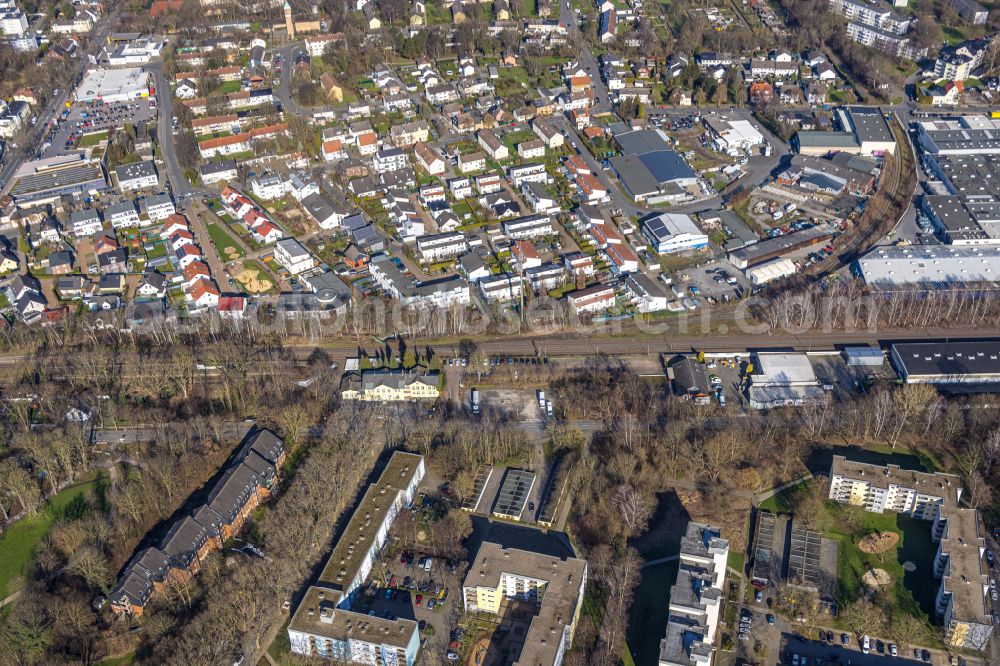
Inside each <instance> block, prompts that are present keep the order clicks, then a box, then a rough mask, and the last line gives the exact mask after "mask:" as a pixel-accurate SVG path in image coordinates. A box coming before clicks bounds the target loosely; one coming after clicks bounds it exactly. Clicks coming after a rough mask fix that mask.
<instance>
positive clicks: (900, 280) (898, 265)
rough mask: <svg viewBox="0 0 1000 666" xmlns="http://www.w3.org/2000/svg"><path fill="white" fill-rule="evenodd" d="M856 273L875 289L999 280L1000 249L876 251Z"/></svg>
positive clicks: (861, 262) (945, 247) (920, 247)
mask: <svg viewBox="0 0 1000 666" xmlns="http://www.w3.org/2000/svg"><path fill="white" fill-rule="evenodd" d="M857 272H858V274H860V276H861V278H862V279H863V280H864V281H865V282H866V283H867V284H869V285H871V286H873V287H880V288H883V289H891V288H895V287H901V286H906V285H925V286H927V287H928V288H935V287H945V286H954V285H962V284H975V283H980V282H982V283H993V282H996V281H997V280H998V279H1000V248H997V247H982V246H971V247H970V246H954V245H911V246H908V247H898V246H893V247H880V248H875V249H874V250H872V251H871V252H869V253H868V254H866V255H864V256H863V257H861V259H859V260H858V262H857Z"/></svg>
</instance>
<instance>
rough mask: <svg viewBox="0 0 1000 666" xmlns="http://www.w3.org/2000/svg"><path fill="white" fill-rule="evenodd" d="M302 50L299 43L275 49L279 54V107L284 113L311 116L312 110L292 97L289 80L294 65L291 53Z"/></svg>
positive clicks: (290, 79)
mask: <svg viewBox="0 0 1000 666" xmlns="http://www.w3.org/2000/svg"><path fill="white" fill-rule="evenodd" d="M300 51H302V44H301V43H293V44H288V45H286V46H282V47H281V48H280V49H278V50H277V51H275V53H278V54H280V55H281V58H282V63H281V79H280V81H279V84H278V95H277V96H278V99H279V100H280V101H281V109H282V111H284V112H285V113H292V114H294V115H297V116H304V117H306V118H312V116H313V112H312V111H311V110H309V109H307V108H305V107H303V106H301V105H300V104H298V102H296V101H295V100H294V99H292V93H291V81H292V68H293V67H294V65H295V62H294V59H293V55H294V54H295V53H297V52H300Z"/></svg>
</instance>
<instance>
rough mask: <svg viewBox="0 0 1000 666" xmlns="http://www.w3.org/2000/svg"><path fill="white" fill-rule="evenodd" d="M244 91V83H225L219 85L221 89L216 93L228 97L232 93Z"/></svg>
mask: <svg viewBox="0 0 1000 666" xmlns="http://www.w3.org/2000/svg"><path fill="white" fill-rule="evenodd" d="M242 89H243V82H242V81H223V82H222V83H221V84H219V88H218V89H217V90H216V91H215V92H217V93H219V94H220V95H228V94H230V93H235V92H239V91H240V90H242Z"/></svg>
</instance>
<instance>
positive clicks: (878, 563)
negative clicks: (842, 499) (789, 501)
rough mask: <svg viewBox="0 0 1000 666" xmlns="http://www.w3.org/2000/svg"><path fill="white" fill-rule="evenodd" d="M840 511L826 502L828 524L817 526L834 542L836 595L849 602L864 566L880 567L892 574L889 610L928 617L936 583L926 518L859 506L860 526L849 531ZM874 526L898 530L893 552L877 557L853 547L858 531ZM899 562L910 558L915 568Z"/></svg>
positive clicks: (855, 595)
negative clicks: (835, 543) (864, 510)
mask: <svg viewBox="0 0 1000 666" xmlns="http://www.w3.org/2000/svg"><path fill="white" fill-rule="evenodd" d="M840 512H841V508H840V506H839V505H836V504H830V505H828V506H827V516H826V517H827V520H828V524H827V526H826V527H825V528H824V530H823V536H825V537H827V538H829V539H835V540H836V541H838V542H839V545H838V552H837V598H838V599H839V600H840V602H841V603H842V604H843V603H850V602H852V601H855V600H856V599H857V598H858V597H859V596H860V594H861V590H862V589H863V584H862V582H861V578H862V576H864V574H865V572H866V571H868V569H869V568H878V569H885V570H886V571H887V572H888V573H889V575H890V576H891V577H892V580H893V589H892V593H893V595H892V596H893V598H894V601H895V607H894V609H893V613H894V614H895V613H906V614H908V615H913V616H914V617H917V618H920V619H922V620H925V621H929V618H931V617H933V616H934V598H935V596H936V595H937V589H938V586H937V584H936V582H935V581H934V580H933V567H934V555H935V554H936V553H937V544H935V543H934V542H933V541H931V522H930V521H925V520H916V519H914V518H910V517H909V516H904V515H901V514H894V513H886V514H877V513H868V512H864V513H863V514H861V525H860V528H859V529H858V530H857V532H852V531H851V529H850V527H848V526H847V525H846V524H845V523H844V522H843V520H841V518H840ZM875 531H882V532H896V533H897V534H899V535H900V540H899V544H898V545H897V547H896V549H895V551H894V552H893V551H890V552H888V553H886V554H885V555H884V556H883V557H882V558H879V557H878V556H876V555H868V554H866V553H863V552H861V550H859V549H858V546H857V542H858V541H859V540H860V539H861V537H863V536H864V535H866V534H869V533H871V532H875ZM904 562H913V563H915V564H916V571H913V572H906V571H904V569H903V563H904ZM928 581H930V583H929V582H928Z"/></svg>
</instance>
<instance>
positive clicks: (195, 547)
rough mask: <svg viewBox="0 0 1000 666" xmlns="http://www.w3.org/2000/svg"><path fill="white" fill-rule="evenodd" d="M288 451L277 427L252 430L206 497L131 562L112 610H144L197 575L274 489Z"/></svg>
mask: <svg viewBox="0 0 1000 666" xmlns="http://www.w3.org/2000/svg"><path fill="white" fill-rule="evenodd" d="M285 456H286V454H285V444H284V442H283V441H282V440H281V439H280V438H279V437H278V436H276V435H275V434H274V433H272V432H271V431H269V430H257V431H253V432H251V433H248V436H247V437H246V438H245V439H244V441H243V443H242V444H241V446H240V449H239V452H238V453H237V455H236V457H235V459H234V461H233V463H232V464H231V465H230V466H229V467H228V469H226V471H225V472H224V473H223V474H222V477H221V478H220V479H219V480H218V481H217V482H216V483H215V485H214V486H213V487H212V488H211V490H209V492H208V495H207V497H206V498H205V501H204V503H202V504H201V505H200V506H198V507H197V508H196V509H194V510H193V511H191V512H190V513H189V514H186V515H184V516H182V517H179V518H177V519H176V520H174V521H173V523H172V524H171V525H170V527H169V529H168V530H167V532H166V534H164V536H163V538H162V539H160V540H159V542H158V545H156V546H150V547H147V548H143V549H142V550H140V551H139V552H138V553H136V554H135V556H134V557H133V558H132V559H131V560H129V562H128V564H126V565H125V567H124V568H123V569H122V571H121V574H120V575H119V576H118V580H117V582H116V583H115V586H114V588H113V589H112V590H111V593H110V594H109V595H108V599H109V601H110V602H111V608H112V610H114V611H115V612H116V613H129V614H133V615H141V614H142V613H143V611H144V610H145V608H146V605H147V604H148V603H149V601H150V599H151V598H152V597H153V594H154V593H156V592H159V591H161V590H163V589H164V588H165V587H167V586H169V585H170V584H171V583H173V582H179V581H184V580H187V579H189V578H190V577H192V576H195V575H197V574H198V572H199V571H200V570H201V566H202V562H203V561H204V560H205V558H207V557H208V556H209V554H210V553H212V551H215V550H221V549H222V546H223V544H224V543H225V542H226V540H227V539H229V538H231V537H233V536H234V535H236V534H238V533H239V532H240V530H241V529H242V528H243V525H244V524H245V523H246V520H247V518H248V517H249V516H250V513H251V512H252V511H253V510H254V509H256V508H257V506H258V505H259V504H260V503H261V502H262V501H263V500H264V499H265V498H267V497H268V496H269V495H270V494H271V492H272V491H273V490H274V486H275V483H276V482H277V480H278V478H279V476H280V473H281V466H282V465H283V464H284V462H285Z"/></svg>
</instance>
